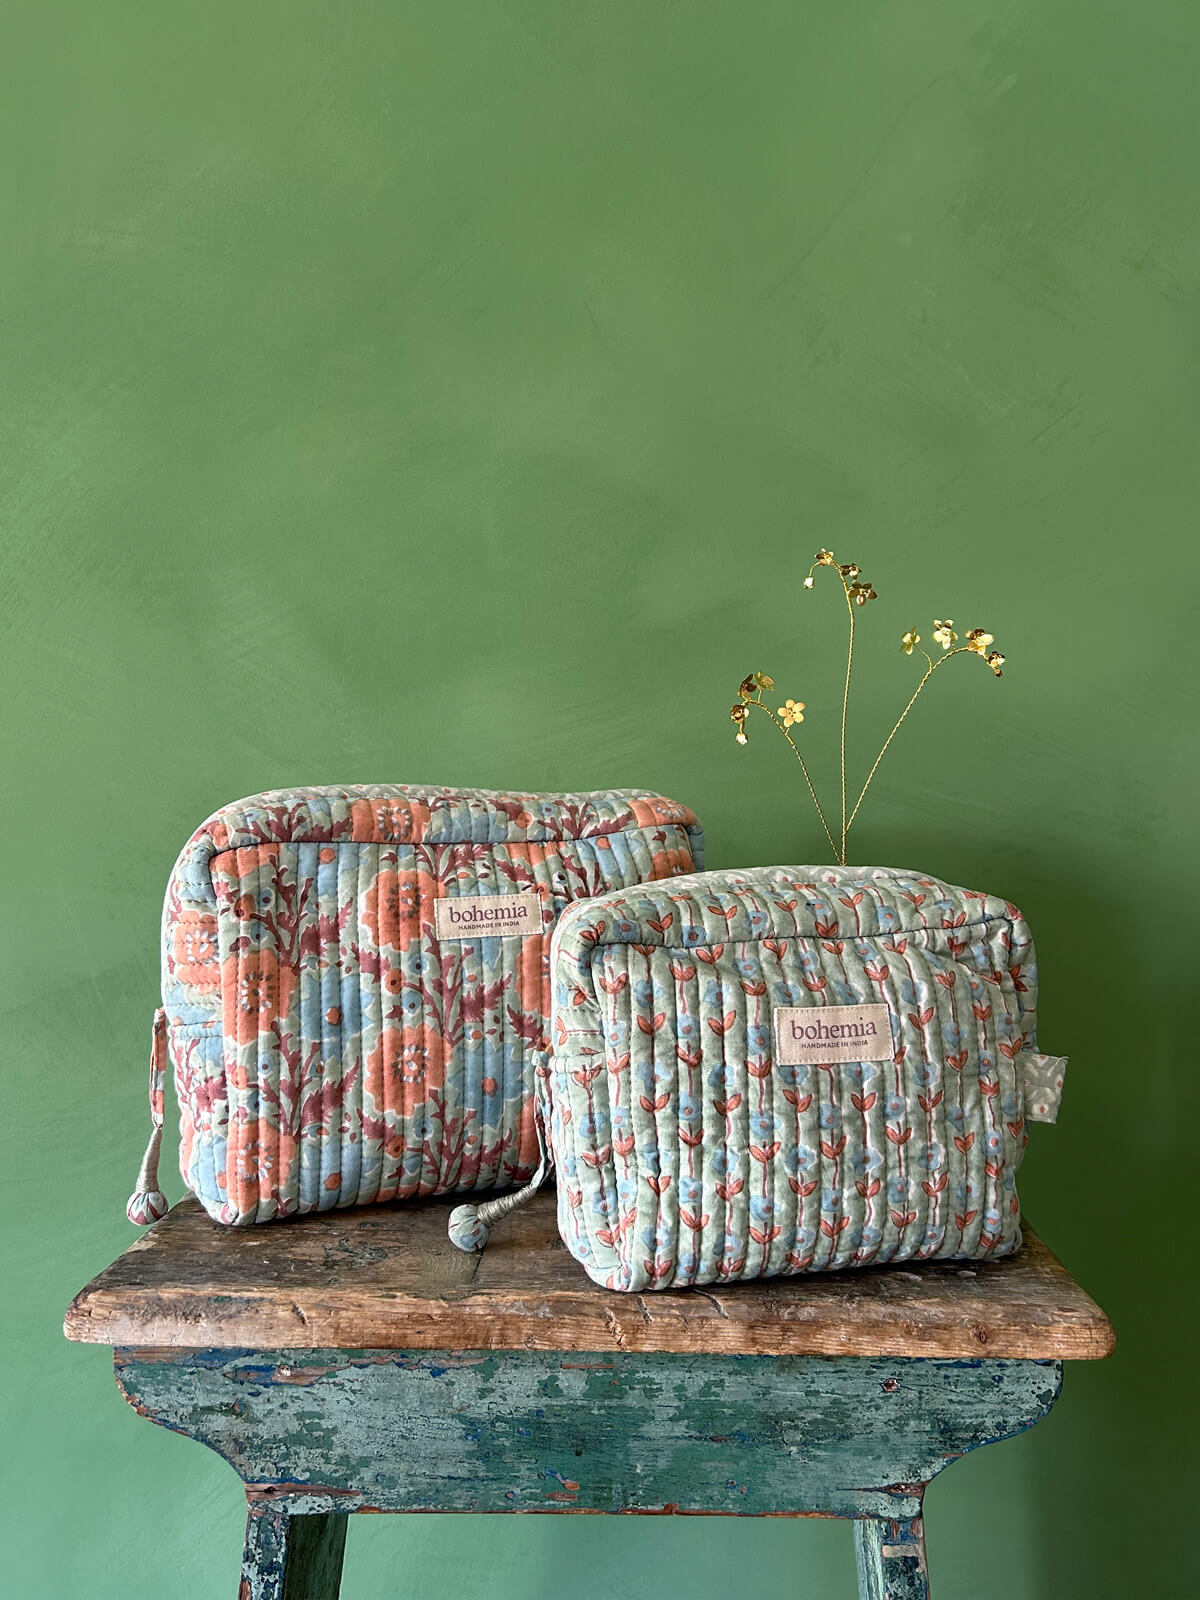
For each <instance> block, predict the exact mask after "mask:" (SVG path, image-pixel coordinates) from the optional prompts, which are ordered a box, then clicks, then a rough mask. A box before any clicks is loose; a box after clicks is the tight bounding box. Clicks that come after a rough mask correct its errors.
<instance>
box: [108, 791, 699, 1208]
mask: <svg viewBox="0 0 1200 1600" xmlns="http://www.w3.org/2000/svg"><path fill="white" fill-rule="evenodd" d="M700 851H701V834H700V830H699V827H698V826H697V823H696V819H695V817H694V816H693V814H692V812H690V811H689V810H687V809H686V808H685V807H683V806H680V805H676V804H675V803H674V802H673V801H671V800H666V799H664V798H663V797H662V796H660V795H656V794H650V793H647V792H646V791H643V790H636V789H632V790H621V791H604V792H602V793H595V794H573V795H572V794H560V795H555V794H543V795H529V794H498V793H491V792H488V791H485V790H481V789H441V788H418V787H404V786H391V787H382V788H374V787H371V788H362V787H348V788H315V789H303V790H297V791H290V792H283V791H281V792H277V793H272V794H263V795H256V796H254V797H253V798H251V799H249V800H242V801H239V802H238V803H237V804H235V805H232V806H227V807H225V808H224V809H223V810H221V811H218V812H217V813H216V814H215V815H214V816H212V817H210V818H209V820H208V821H207V822H206V823H205V824H204V825H203V826H202V827H201V828H200V829H199V830H198V831H197V832H196V833H195V834H194V835H193V837H192V838H191V840H190V841H189V842H188V844H187V845H186V846H185V848H184V850H183V853H182V854H181V855H180V857H179V860H178V862H177V864H176V866H175V870H174V872H173V874H172V876H171V880H170V884H169V887H168V889H167V895H166V904H165V907H164V912H163V963H162V1002H163V1004H162V1010H161V1011H160V1012H159V1013H158V1014H157V1016H156V1018H155V1026H154V1040H153V1055H152V1060H151V1088H150V1098H151V1113H152V1118H153V1122H154V1125H155V1126H154V1132H153V1135H152V1138H151V1143H150V1147H149V1148H148V1150H147V1153H146V1160H145V1161H144V1163H143V1169H142V1172H141V1174H140V1175H139V1179H138V1186H137V1190H136V1192H135V1193H134V1195H133V1197H132V1198H131V1200H130V1203H129V1214H130V1218H131V1220H132V1221H134V1222H138V1223H143V1222H147V1221H150V1220H152V1219H153V1218H154V1217H155V1216H158V1215H161V1214H162V1212H163V1211H164V1210H165V1208H166V1202H165V1200H164V1199H163V1197H162V1195H161V1193H159V1192H158V1185H157V1158H158V1144H159V1141H160V1138H161V1125H162V1115H163V1077H164V1075H165V1071H166V1069H167V1066H168V1062H169V1064H170V1066H172V1067H173V1068H174V1078H175V1087H176V1092H177V1097H178V1101H179V1121H180V1170H181V1172H182V1174H183V1177H184V1181H185V1182H186V1184H187V1186H188V1188H189V1189H191V1190H192V1192H193V1193H194V1194H195V1195H196V1196H197V1197H198V1198H199V1200H200V1201H201V1203H202V1204H203V1205H204V1207H205V1209H206V1210H207V1211H208V1212H209V1214H210V1215H211V1216H213V1217H215V1218H216V1219H218V1220H219V1221H221V1222H226V1223H250V1222H264V1221H267V1220H269V1219H271V1218H278V1217H290V1216H296V1215H299V1214H300V1213H303V1212H310V1211H323V1210H326V1209H328V1208H330V1207H333V1206H353V1205H361V1204H364V1203H366V1202H368V1201H383V1200H391V1199H394V1198H401V1199H407V1198H409V1197H411V1196H417V1195H433V1194H441V1193H446V1192H449V1191H454V1190H476V1189H494V1188H499V1187H503V1186H504V1185H508V1184H513V1183H519V1182H522V1181H523V1180H524V1179H526V1178H527V1177H528V1176H529V1174H530V1172H531V1171H532V1170H533V1168H534V1166H535V1165H536V1164H537V1161H538V1150H539V1146H538V1132H537V1129H536V1128H535V1118H534V1104H533V1099H534V1082H533V1071H532V1066H531V1059H532V1053H533V1052H534V1051H535V1050H536V1048H537V1047H538V1046H539V1045H540V1044H544V1043H545V1042H546V1033H547V1026H548V1014H549V1002H550V986H549V960H548V945H549V940H548V938H547V935H548V933H549V932H550V930H551V929H552V927H553V925H554V922H555V920H556V918H557V917H558V915H559V913H560V912H561V911H562V910H563V909H564V907H566V906H567V905H568V904H569V902H571V901H572V900H578V899H580V898H581V897H582V896H585V895H596V894H606V893H609V892H611V891H612V890H615V889H621V888H625V887H628V886H629V885H632V884H637V883H640V882H643V881H648V880H651V879H656V878H669V877H671V876H673V875H676V874H679V873H685V872H691V871H692V870H693V869H694V868H695V867H697V866H699V865H701V864H702V863H701V858H700Z"/></svg>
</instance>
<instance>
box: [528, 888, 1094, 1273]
mask: <svg viewBox="0 0 1200 1600" xmlns="http://www.w3.org/2000/svg"><path fill="white" fill-rule="evenodd" d="M551 966H552V978H553V984H554V994H553V1021H552V1037H553V1049H552V1053H551V1056H550V1060H549V1064H548V1066H547V1068H546V1069H545V1081H544V1086H543V1087H544V1093H543V1103H544V1116H545V1123H546V1135H547V1140H548V1145H549V1150H550V1153H551V1155H552V1157H553V1160H554V1164H555V1167H556V1169H557V1183H558V1212H559V1226H560V1230H561V1233H562V1236H563V1239H564V1240H565V1242H566V1244H567V1246H568V1248H569V1249H570V1250H571V1252H572V1253H573V1254H574V1255H575V1256H576V1257H577V1259H578V1260H579V1261H581V1262H582V1263H583V1265H584V1266H585V1268H586V1269H587V1271H588V1273H589V1274H590V1276H591V1277H592V1278H593V1279H594V1280H595V1281H596V1282H598V1283H601V1284H605V1285H607V1286H608V1287H610V1288H613V1289H619V1290H628V1291H642V1290H645V1289H655V1288H658V1289H662V1288H668V1287H671V1286H682V1285H687V1284H704V1283H714V1282H717V1281H720V1280H736V1279H739V1278H752V1277H759V1276H769V1275H773V1274H781V1273H798V1272H818V1271H826V1270H834V1269H839V1268H844V1267H854V1266H865V1265H868V1264H871V1263H879V1262H889V1261H891V1262H894V1261H905V1260H930V1259H945V1258H959V1257H961V1258H975V1257H982V1258H987V1257H1000V1256H1004V1255H1008V1254H1009V1253H1010V1252H1012V1251H1013V1250H1014V1249H1016V1247H1017V1245H1018V1244H1019V1243H1020V1237H1021V1235H1020V1206H1019V1203H1018V1200H1017V1193H1016V1182H1015V1180H1016V1172H1017V1168H1018V1166H1019V1165H1020V1162H1021V1158H1022V1155H1023V1153H1024V1150H1025V1146H1026V1141H1027V1137H1028V1134H1027V1123H1028V1121H1029V1120H1030V1117H1032V1116H1036V1117H1038V1118H1039V1119H1040V1120H1051V1118H1052V1114H1053V1110H1054V1109H1055V1106H1054V1105H1052V1103H1051V1102H1052V1101H1056V1098H1057V1091H1058V1090H1061V1086H1062V1067H1063V1065H1064V1063H1063V1062H1062V1061H1061V1060H1060V1058H1056V1057H1044V1056H1040V1055H1038V1054H1037V1038H1036V1016H1035V1006H1036V997H1037V972H1036V967H1035V962H1034V948H1033V943H1032V940H1031V938H1030V934H1029V929H1028V927H1027V926H1026V923H1025V920H1024V918H1023V917H1022V915H1021V913H1020V912H1019V911H1018V910H1017V909H1016V907H1015V906H1013V905H1010V904H1008V903H1007V902H1006V901H1004V900H1001V899H997V898H995V897H994V896H991V895H986V894H980V893H977V892H975V891H972V890H968V889H960V888H955V887H953V886H952V885H950V884H946V883H942V882H940V881H939V880H937V879H935V878H932V877H929V876H927V875H925V874H923V873H918V872H907V871H900V870H893V869H890V868H884V867H773V868H767V869H756V870H750V871H741V872H714V873H698V874H694V875H691V876H683V877H679V878H675V879H673V880H672V881H670V882H665V883H661V884H648V885H645V886H642V887H639V888H635V889H630V890H622V891H618V892H617V893H615V894H603V895H600V896H599V897H597V898H593V899H590V900H586V901H581V902H580V903H578V904H577V905H574V906H571V907H569V908H568V909H567V911H566V912H565V913H564V915H563V917H562V919H561V921H560V923H559V925H558V928H557V930H556V932H555V935H554V941H553V947H552V954H551Z"/></svg>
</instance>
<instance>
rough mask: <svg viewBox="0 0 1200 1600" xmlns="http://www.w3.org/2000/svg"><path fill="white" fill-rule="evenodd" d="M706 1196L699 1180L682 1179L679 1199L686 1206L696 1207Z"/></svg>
mask: <svg viewBox="0 0 1200 1600" xmlns="http://www.w3.org/2000/svg"><path fill="white" fill-rule="evenodd" d="M703 1194H704V1185H703V1184H702V1183H701V1182H700V1179H699V1178H691V1177H686V1176H685V1177H681V1178H680V1180H679V1198H680V1199H681V1200H682V1201H683V1203H684V1205H686V1206H694V1205H696V1204H697V1203H698V1201H699V1200H700V1198H701V1196H702V1195H703Z"/></svg>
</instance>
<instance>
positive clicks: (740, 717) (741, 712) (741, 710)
mask: <svg viewBox="0 0 1200 1600" xmlns="http://www.w3.org/2000/svg"><path fill="white" fill-rule="evenodd" d="M729 718H730V721H731V722H736V723H738V724H739V726H740V725H741V724H742V723H743V722H745V720H746V708H745V706H730V708H729Z"/></svg>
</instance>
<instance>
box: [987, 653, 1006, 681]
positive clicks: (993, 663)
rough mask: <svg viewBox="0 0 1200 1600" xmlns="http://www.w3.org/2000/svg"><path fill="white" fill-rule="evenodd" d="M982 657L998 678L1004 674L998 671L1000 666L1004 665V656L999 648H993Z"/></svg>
mask: <svg viewBox="0 0 1200 1600" xmlns="http://www.w3.org/2000/svg"><path fill="white" fill-rule="evenodd" d="M984 659H985V660H986V661H987V664H988V666H989V667H991V669H992V671H993V672H994V673H995V674H996V676H997V677H998V678H1002V677H1003V676H1004V674H1003V673H1002V672H1001V671H1000V668H1001V667H1002V666H1003V665H1004V659H1005V658H1004V656H1002V655H1001V653H1000V651H999V650H993V651H992V652H991V653H990V654H989V655H988V656H986V657H985V658H984Z"/></svg>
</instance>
